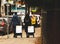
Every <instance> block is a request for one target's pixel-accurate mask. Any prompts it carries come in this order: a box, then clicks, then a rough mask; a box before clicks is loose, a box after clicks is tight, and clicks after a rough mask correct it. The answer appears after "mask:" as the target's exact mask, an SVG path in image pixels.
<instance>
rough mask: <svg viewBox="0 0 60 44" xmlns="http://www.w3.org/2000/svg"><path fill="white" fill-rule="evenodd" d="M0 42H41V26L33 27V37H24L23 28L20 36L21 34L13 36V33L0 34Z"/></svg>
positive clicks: (33, 43) (2, 43) (9, 43)
mask: <svg viewBox="0 0 60 44" xmlns="http://www.w3.org/2000/svg"><path fill="white" fill-rule="evenodd" d="M7 36H9V38H7ZM0 44H41V28H40V27H38V28H35V34H34V38H33V36H29V38H26V33H25V30H23V33H22V38H21V36H17V38H14V37H13V33H11V34H9V35H4V36H0Z"/></svg>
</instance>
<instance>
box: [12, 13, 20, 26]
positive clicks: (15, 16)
mask: <svg viewBox="0 0 60 44" xmlns="http://www.w3.org/2000/svg"><path fill="white" fill-rule="evenodd" d="M11 23H12V24H13V25H14V26H16V25H20V20H19V18H18V16H17V15H16V14H15V15H14V16H13V17H12V20H11Z"/></svg>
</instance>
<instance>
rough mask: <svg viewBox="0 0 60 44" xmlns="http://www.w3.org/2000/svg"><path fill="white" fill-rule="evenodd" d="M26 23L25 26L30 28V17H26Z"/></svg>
mask: <svg viewBox="0 0 60 44" xmlns="http://www.w3.org/2000/svg"><path fill="white" fill-rule="evenodd" d="M24 23H25V26H30V25H31V19H30V17H29V15H26V16H25V18H24Z"/></svg>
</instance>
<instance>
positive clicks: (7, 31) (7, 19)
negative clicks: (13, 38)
mask: <svg viewBox="0 0 60 44" xmlns="http://www.w3.org/2000/svg"><path fill="white" fill-rule="evenodd" d="M8 6H9V5H8V3H7V38H9V29H8V27H9V24H8V12H9V11H8Z"/></svg>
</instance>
